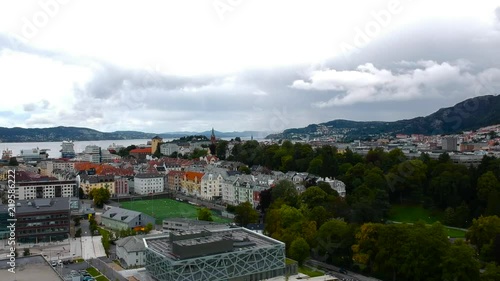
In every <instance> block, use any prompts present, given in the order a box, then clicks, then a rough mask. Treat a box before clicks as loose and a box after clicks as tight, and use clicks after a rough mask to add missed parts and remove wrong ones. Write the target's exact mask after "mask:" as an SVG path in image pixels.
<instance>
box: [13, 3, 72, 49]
mask: <svg viewBox="0 0 500 281" xmlns="http://www.w3.org/2000/svg"><path fill="white" fill-rule="evenodd" d="M68 2H69V0H40V1H38V8H39V9H38V10H37V11H35V12H34V13H33V15H31V17H22V18H21V22H22V27H21V33H20V35H21V36H19V34H14V35H15V36H16V37H17V38H18V39H19V38H20V39H22V40H23V41H25V42H26V41H30V40H31V39H33V38H34V37H35V36H36V35H37V34H38V33H39V32H40V30H41V29H43V28H45V27H46V26H47V25H48V24H49V22H50V20H51V19H53V18H55V17H56V16H57V15H58V14H59V11H60V10H61V7H62V6H63V5H66V4H68Z"/></svg>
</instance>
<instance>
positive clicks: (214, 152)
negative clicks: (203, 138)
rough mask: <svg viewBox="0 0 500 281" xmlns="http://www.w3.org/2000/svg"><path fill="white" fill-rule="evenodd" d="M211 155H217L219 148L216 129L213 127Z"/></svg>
mask: <svg viewBox="0 0 500 281" xmlns="http://www.w3.org/2000/svg"><path fill="white" fill-rule="evenodd" d="M210 142H211V144H210V155H215V154H216V148H217V138H215V131H214V128H213V127H212V135H211V136H210Z"/></svg>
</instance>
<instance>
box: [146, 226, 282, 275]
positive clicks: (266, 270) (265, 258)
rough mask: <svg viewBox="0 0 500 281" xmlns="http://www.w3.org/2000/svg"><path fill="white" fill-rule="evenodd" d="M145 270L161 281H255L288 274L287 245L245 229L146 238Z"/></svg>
mask: <svg viewBox="0 0 500 281" xmlns="http://www.w3.org/2000/svg"><path fill="white" fill-rule="evenodd" d="M144 241H145V246H146V270H147V271H148V273H149V274H150V275H152V276H153V278H154V279H155V280H158V281H178V280H179V281H180V280H190V281H197V280H200V281H201V280H203V281H210V280H230V281H240V280H241V281H243V280H248V281H254V280H263V279H269V278H273V277H276V276H282V275H284V274H285V267H286V265H285V244H284V243H283V242H280V241H278V240H275V239H272V238H270V237H267V236H264V235H260V234H258V233H255V232H252V231H250V230H248V229H245V228H233V229H227V230H214V231H190V232H184V233H174V232H172V233H170V235H169V236H163V237H154V238H145V239H144Z"/></svg>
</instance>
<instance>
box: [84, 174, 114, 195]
mask: <svg viewBox="0 0 500 281" xmlns="http://www.w3.org/2000/svg"><path fill="white" fill-rule="evenodd" d="M80 187H81V188H82V189H83V193H85V194H87V195H88V194H89V193H90V191H92V190H93V189H96V188H105V189H107V190H109V193H110V194H111V196H113V195H114V194H115V177H114V176H88V175H83V176H82V177H81V180H80Z"/></svg>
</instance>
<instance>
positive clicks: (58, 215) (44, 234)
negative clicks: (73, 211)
mask: <svg viewBox="0 0 500 281" xmlns="http://www.w3.org/2000/svg"><path fill="white" fill-rule="evenodd" d="M69 201H70V198H43V199H34V200H18V201H17V202H16V207H15V211H16V219H17V221H16V229H15V232H16V242H17V243H19V242H21V243H40V242H51V241H59V240H63V239H67V238H69V230H70V204H69ZM5 213H8V205H0V214H3V215H5Z"/></svg>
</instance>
